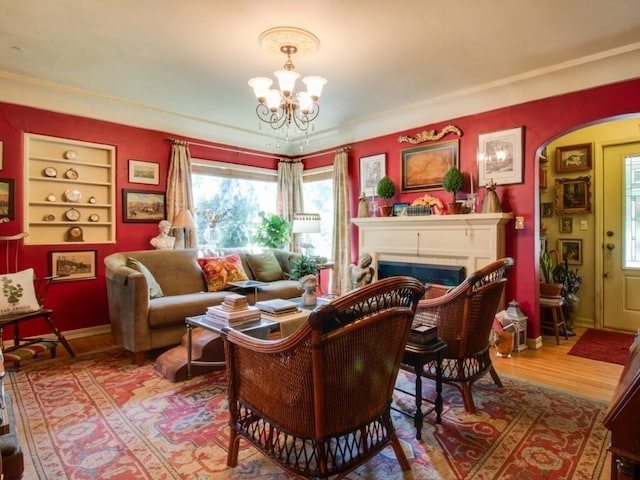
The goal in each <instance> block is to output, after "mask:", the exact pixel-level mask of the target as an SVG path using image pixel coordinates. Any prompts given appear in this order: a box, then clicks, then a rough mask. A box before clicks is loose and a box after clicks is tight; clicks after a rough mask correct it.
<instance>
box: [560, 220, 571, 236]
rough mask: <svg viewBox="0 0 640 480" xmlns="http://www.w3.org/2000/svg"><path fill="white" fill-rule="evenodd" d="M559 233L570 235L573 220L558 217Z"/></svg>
mask: <svg viewBox="0 0 640 480" xmlns="http://www.w3.org/2000/svg"><path fill="white" fill-rule="evenodd" d="M558 230H559V231H560V233H572V232H573V218H571V217H560V225H559V226H558Z"/></svg>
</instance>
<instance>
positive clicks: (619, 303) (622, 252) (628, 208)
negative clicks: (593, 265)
mask: <svg viewBox="0 0 640 480" xmlns="http://www.w3.org/2000/svg"><path fill="white" fill-rule="evenodd" d="M603 185H605V188H604V196H603V201H604V208H603V212H602V213H603V215H602V218H603V236H602V247H603V248H604V252H603V269H602V271H603V273H604V280H603V307H604V308H603V310H604V312H603V313H604V315H603V326H604V327H605V328H614V329H620V330H630V331H635V330H637V329H638V328H640V142H634V143H626V144H621V145H611V146H607V147H604V176H603Z"/></svg>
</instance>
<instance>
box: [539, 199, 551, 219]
mask: <svg viewBox="0 0 640 480" xmlns="http://www.w3.org/2000/svg"><path fill="white" fill-rule="evenodd" d="M540 215H541V216H543V217H552V216H553V203H551V202H542V203H541V204H540Z"/></svg>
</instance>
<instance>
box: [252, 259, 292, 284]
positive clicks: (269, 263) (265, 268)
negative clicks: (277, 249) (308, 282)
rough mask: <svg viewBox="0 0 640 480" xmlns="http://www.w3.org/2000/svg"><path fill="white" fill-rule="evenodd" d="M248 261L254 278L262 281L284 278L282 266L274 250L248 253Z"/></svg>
mask: <svg viewBox="0 0 640 480" xmlns="http://www.w3.org/2000/svg"><path fill="white" fill-rule="evenodd" d="M247 263H248V264H249V268H251V271H252V272H253V276H254V278H255V279H256V280H258V281H260V282H274V281H276V280H282V279H283V278H284V273H283V272H282V268H281V267H280V264H279V263H278V259H277V258H276V256H275V255H274V254H273V252H264V253H255V254H248V255H247Z"/></svg>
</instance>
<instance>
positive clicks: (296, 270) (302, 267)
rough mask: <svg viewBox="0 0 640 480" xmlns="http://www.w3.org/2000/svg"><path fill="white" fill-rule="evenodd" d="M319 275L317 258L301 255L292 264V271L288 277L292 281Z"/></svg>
mask: <svg viewBox="0 0 640 480" xmlns="http://www.w3.org/2000/svg"><path fill="white" fill-rule="evenodd" d="M316 273H318V261H317V260H316V258H315V257H308V256H307V255H300V256H299V257H296V258H295V259H294V260H293V261H292V262H291V269H290V270H289V273H287V277H289V279H291V280H299V279H301V278H302V277H305V276H307V275H315V274H316Z"/></svg>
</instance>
